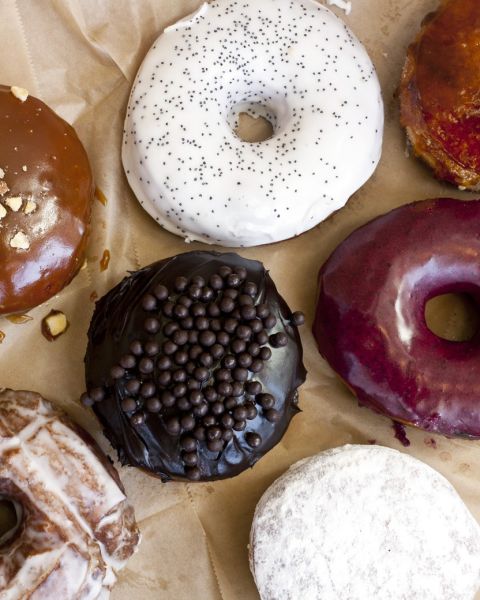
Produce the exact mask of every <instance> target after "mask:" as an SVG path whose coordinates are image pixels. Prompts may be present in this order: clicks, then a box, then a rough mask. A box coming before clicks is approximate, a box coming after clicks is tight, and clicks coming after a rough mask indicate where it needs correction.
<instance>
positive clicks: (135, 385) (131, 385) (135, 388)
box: [125, 379, 141, 396]
mask: <svg viewBox="0 0 480 600" xmlns="http://www.w3.org/2000/svg"><path fill="white" fill-rule="evenodd" d="M140 386H141V383H140V381H139V380H138V379H129V380H128V381H127V382H126V383H125V390H126V391H127V392H128V393H129V394H132V396H134V395H135V394H138V392H139V391H140Z"/></svg>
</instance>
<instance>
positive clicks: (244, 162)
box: [122, 0, 383, 247]
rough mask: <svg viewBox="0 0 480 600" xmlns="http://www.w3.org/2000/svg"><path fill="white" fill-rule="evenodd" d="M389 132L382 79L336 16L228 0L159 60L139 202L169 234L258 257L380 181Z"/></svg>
mask: <svg viewBox="0 0 480 600" xmlns="http://www.w3.org/2000/svg"><path fill="white" fill-rule="evenodd" d="M243 113H246V114H248V115H250V116H251V117H254V118H258V117H262V118H264V119H266V120H267V121H269V122H270V123H271V125H272V128H273V135H272V136H271V137H270V139H266V140H265V141H263V142H260V143H248V142H246V141H244V140H242V139H241V138H240V137H239V136H238V135H237V134H236V130H237V128H238V124H239V118H240V115H241V114H243ZM382 132H383V103H382V99H381V94H380V86H379V82H378V79H377V75H376V73H375V69H374V67H373V65H372V63H371V61H370V58H369V57H368V55H367V52H366V50H365V49H364V47H363V46H362V44H361V43H360V42H359V41H358V40H357V39H356V37H355V36H354V35H353V33H352V32H351V31H350V30H349V29H348V28H347V26H346V25H345V24H344V23H343V22H342V21H341V20H340V19H339V18H338V17H336V16H335V15H334V14H333V13H332V12H331V11H330V10H329V9H328V8H326V7H324V6H322V5H321V4H318V3H317V2H315V1H314V0H303V1H300V0H242V1H239V0H221V1H219V2H211V3H206V2H205V3H204V4H203V5H202V6H201V8H200V9H199V11H198V12H197V13H195V14H194V15H192V16H191V17H189V18H187V19H185V20H183V21H180V22H178V23H176V24H175V25H173V26H171V27H168V28H167V29H166V30H165V32H164V33H163V34H162V35H161V36H160V37H159V38H158V39H157V41H156V42H155V43H154V45H153V46H152V48H151V49H150V51H149V52H148V54H147V56H146V57H145V59H144V61H143V64H142V65H141V67H140V70H139V72H138V74H137V77H136V79H135V82H134V85H133V89H132V92H131V95H130V100H129V103H128V108H127V114H126V119H125V128H124V137H123V147H122V157H123V165H124V168H125V172H126V175H127V178H128V181H129V184H130V186H131V188H132V190H133V192H134V193H135V195H136V197H137V198H138V200H139V201H140V203H141V205H142V206H143V208H144V209H145V210H146V211H147V212H148V213H149V214H150V215H151V216H152V217H153V218H154V219H155V220H156V221H157V222H158V223H159V224H160V225H162V227H164V228H165V229H167V230H168V231H170V232H172V233H175V234H177V235H179V236H182V237H183V238H185V240H186V241H192V240H198V241H201V242H205V243H207V244H214V243H218V244H222V245H223V246H237V247H239V246H257V245H260V244H268V243H271V242H277V241H280V240H284V239H287V238H291V237H293V236H296V235H299V234H301V233H303V232H304V231H306V230H308V229H311V228H312V227H314V226H315V225H317V224H318V223H319V222H320V221H322V220H323V219H325V218H326V217H328V215H330V214H331V213H332V212H334V211H336V210H337V209H339V208H341V207H342V206H343V205H344V204H345V203H346V201H347V200H348V198H349V197H350V196H351V195H352V194H353V193H354V192H355V191H356V190H357V189H358V188H359V187H360V186H361V185H363V183H365V181H366V180H367V179H368V178H369V177H370V176H371V174H372V173H373V171H374V170H375V167H376V165H377V163H378V160H379V158H380V153H381V143H382ZM359 145H361V148H362V151H361V152H358V148H359Z"/></svg>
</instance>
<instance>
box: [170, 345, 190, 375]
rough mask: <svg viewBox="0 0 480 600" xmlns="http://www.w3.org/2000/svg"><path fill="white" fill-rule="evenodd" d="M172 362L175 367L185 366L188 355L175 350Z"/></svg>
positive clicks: (182, 351) (183, 351)
mask: <svg viewBox="0 0 480 600" xmlns="http://www.w3.org/2000/svg"><path fill="white" fill-rule="evenodd" d="M173 360H174V361H175V364H176V365H180V366H181V365H185V364H187V362H188V353H187V352H186V351H185V350H177V351H176V352H175V354H174V355H173ZM187 372H188V371H187Z"/></svg>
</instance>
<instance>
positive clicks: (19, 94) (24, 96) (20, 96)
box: [10, 85, 28, 102]
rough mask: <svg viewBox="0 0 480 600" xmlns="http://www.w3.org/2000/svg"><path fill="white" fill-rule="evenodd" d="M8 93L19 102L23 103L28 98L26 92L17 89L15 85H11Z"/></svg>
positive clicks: (20, 88) (23, 89) (19, 88)
mask: <svg viewBox="0 0 480 600" xmlns="http://www.w3.org/2000/svg"><path fill="white" fill-rule="evenodd" d="M10 91H11V92H12V94H13V95H14V96H15V98H18V99H19V100H20V101H21V102H25V100H26V99H27V98H28V90H26V89H25V88H22V87H18V86H17V85H12V87H11V88H10Z"/></svg>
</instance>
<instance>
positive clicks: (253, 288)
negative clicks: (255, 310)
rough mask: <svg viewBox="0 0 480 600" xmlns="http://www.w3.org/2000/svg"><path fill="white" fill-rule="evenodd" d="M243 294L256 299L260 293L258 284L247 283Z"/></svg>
mask: <svg viewBox="0 0 480 600" xmlns="http://www.w3.org/2000/svg"><path fill="white" fill-rule="evenodd" d="M243 293H244V294H247V295H248V296H250V297H251V298H255V296H256V295H257V293H258V287H257V284H256V283H254V282H253V281H247V282H246V283H245V285H244V286H243Z"/></svg>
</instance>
